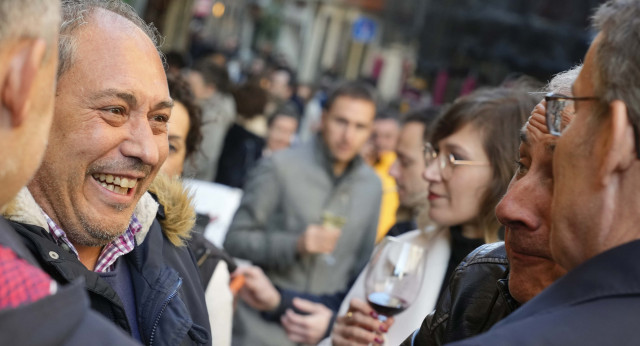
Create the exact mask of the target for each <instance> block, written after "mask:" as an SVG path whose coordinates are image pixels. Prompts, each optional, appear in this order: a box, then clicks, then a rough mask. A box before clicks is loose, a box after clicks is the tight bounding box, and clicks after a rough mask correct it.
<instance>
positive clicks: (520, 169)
mask: <svg viewBox="0 0 640 346" xmlns="http://www.w3.org/2000/svg"><path fill="white" fill-rule="evenodd" d="M515 163H516V175H524V174H525V173H527V170H528V169H529V168H528V167H527V166H525V164H524V163H522V161H520V160H516V161H515Z"/></svg>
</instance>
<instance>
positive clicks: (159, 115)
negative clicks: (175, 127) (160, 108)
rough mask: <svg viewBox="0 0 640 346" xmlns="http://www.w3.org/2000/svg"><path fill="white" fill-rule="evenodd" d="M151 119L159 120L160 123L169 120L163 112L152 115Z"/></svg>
mask: <svg viewBox="0 0 640 346" xmlns="http://www.w3.org/2000/svg"><path fill="white" fill-rule="evenodd" d="M153 121H157V122H160V123H167V122H169V116H167V115H164V114H158V115H154V116H153Z"/></svg>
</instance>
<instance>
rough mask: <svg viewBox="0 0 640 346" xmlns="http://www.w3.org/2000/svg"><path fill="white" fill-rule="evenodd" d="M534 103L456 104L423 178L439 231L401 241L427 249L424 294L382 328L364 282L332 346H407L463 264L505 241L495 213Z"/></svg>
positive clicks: (514, 99)
mask: <svg viewBox="0 0 640 346" xmlns="http://www.w3.org/2000/svg"><path fill="white" fill-rule="evenodd" d="M535 104H536V99H535V98H534V97H533V96H531V95H529V94H528V93H526V92H525V91H523V90H516V89H503V88H493V89H483V90H478V91H476V92H474V93H472V94H469V95H467V96H464V97H461V98H459V99H457V100H456V101H455V102H454V103H453V105H452V106H451V107H450V108H449V109H448V110H447V111H446V112H445V113H444V114H443V115H442V116H441V117H440V118H439V119H438V121H437V122H436V124H435V125H434V127H433V129H432V131H431V136H430V139H429V141H428V142H427V143H426V145H425V164H426V167H425V172H424V174H423V176H424V178H425V179H426V180H427V181H428V182H429V185H430V186H429V197H428V198H429V204H430V209H429V217H430V218H431V221H432V222H433V223H434V225H433V226H431V227H426V228H425V229H423V230H417V231H413V232H409V233H406V234H404V235H402V236H401V237H400V238H401V239H403V240H405V241H409V242H412V243H414V244H421V245H423V246H425V247H426V248H427V249H428V250H427V251H428V254H427V258H426V265H427V269H426V275H425V280H424V282H423V284H422V288H421V293H420V296H419V298H418V299H417V300H416V301H415V302H414V303H413V304H412V305H411V306H410V307H409V308H408V309H407V310H405V311H404V312H402V313H400V314H398V315H397V316H396V317H395V321H394V320H388V321H387V322H385V323H381V322H379V321H378V320H377V319H375V318H374V317H373V316H375V313H374V314H373V315H372V312H373V309H371V307H369V306H368V304H367V303H366V302H365V301H366V300H365V299H364V298H365V297H364V290H363V289H362V287H360V286H362V281H363V280H362V278H358V280H357V281H356V283H355V284H354V286H353V287H352V290H351V292H350V293H349V295H348V296H347V299H345V301H343V307H342V309H341V310H340V312H341V314H340V317H338V318H337V320H336V323H335V324H334V327H333V330H332V337H331V339H332V343H333V345H336V346H338V345H368V344H369V343H373V344H381V343H383V339H386V344H387V345H398V344H400V343H401V342H402V341H403V340H404V339H405V338H406V336H407V335H409V334H411V332H412V331H413V330H414V329H415V328H417V327H418V326H419V325H420V324H421V322H422V320H423V318H424V316H426V314H428V313H429V312H431V310H433V308H434V305H435V302H436V301H437V299H438V297H439V296H440V294H441V293H442V291H443V289H444V288H445V287H446V286H447V283H448V282H449V277H450V276H451V274H452V272H453V270H454V269H455V267H456V266H457V265H458V263H459V262H460V261H461V260H462V259H464V258H465V257H466V255H467V254H468V253H469V252H470V251H472V250H473V249H475V248H476V247H478V246H480V245H482V244H484V243H485V241H488V242H493V241H497V240H498V238H499V237H498V231H499V229H500V224H499V223H498V220H497V219H496V216H495V213H494V209H495V206H496V204H497V203H498V202H499V200H500V198H501V197H502V195H503V194H504V193H505V191H506V189H507V186H508V184H509V181H510V180H511V177H512V176H513V173H514V170H515V160H516V159H517V157H518V146H519V143H520V139H519V136H518V134H519V130H520V128H521V127H522V125H523V124H524V122H525V121H526V119H527V117H528V115H529V112H530V110H531V109H533V107H534V106H535ZM365 270H366V269H365ZM363 272H364V271H363ZM360 276H361V277H362V276H363V274H361V275H360ZM352 298H353V299H352ZM382 334H385V336H384V338H383V337H382Z"/></svg>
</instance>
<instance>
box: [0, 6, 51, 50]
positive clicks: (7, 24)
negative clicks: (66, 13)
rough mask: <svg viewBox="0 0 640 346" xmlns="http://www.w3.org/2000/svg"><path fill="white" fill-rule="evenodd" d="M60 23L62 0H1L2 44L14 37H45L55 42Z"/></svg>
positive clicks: (48, 42) (0, 25) (0, 35)
mask: <svg viewBox="0 0 640 346" xmlns="http://www.w3.org/2000/svg"><path fill="white" fill-rule="evenodd" d="M59 23H60V1H57V0H2V1H0V44H1V43H4V42H6V41H8V40H12V39H20V38H43V39H45V40H46V41H47V44H49V45H50V44H52V43H54V39H55V37H56V36H55V33H56V28H57V26H58V25H59Z"/></svg>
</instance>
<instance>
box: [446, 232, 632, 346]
mask: <svg viewBox="0 0 640 346" xmlns="http://www.w3.org/2000/svg"><path fill="white" fill-rule="evenodd" d="M638 253H640V240H636V241H633V242H630V243H627V244H624V245H620V246H618V247H615V248H613V249H610V250H608V251H605V252H603V253H601V254H599V255H596V256H595V257H593V258H591V259H589V260H587V261H586V262H584V263H582V264H581V265H579V266H577V267H576V268H574V269H573V270H571V271H570V272H569V273H567V274H566V275H565V276H563V277H561V278H560V279H558V280H557V281H556V282H554V283H553V284H551V286H549V287H547V288H546V289H545V290H544V291H542V293H540V294H538V295H537V296H536V297H534V298H533V299H531V300H530V301H528V302H527V303H526V304H524V305H523V306H522V307H521V308H519V309H518V310H516V311H515V312H514V313H512V314H511V315H509V316H508V317H507V318H505V319H504V320H502V321H500V323H498V324H496V325H495V326H494V327H493V328H491V330H489V331H488V332H486V333H484V334H481V335H479V336H477V337H474V338H471V339H467V340H463V341H460V342H459V343H456V345H517V346H526V345H616V346H617V345H639V344H640V329H639V328H638V314H640V266H639V265H638V261H637V259H638Z"/></svg>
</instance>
